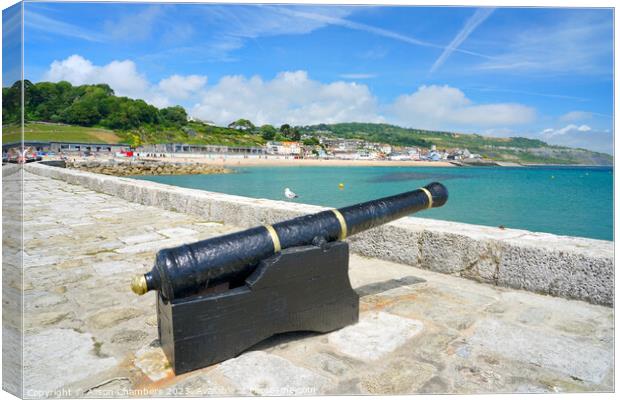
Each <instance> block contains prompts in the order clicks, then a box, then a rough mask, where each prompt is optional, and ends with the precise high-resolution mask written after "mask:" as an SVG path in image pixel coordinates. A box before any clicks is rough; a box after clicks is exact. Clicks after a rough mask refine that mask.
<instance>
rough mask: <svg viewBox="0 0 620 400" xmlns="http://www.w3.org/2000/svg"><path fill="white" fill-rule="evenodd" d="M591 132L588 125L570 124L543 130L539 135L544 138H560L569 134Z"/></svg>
mask: <svg viewBox="0 0 620 400" xmlns="http://www.w3.org/2000/svg"><path fill="white" fill-rule="evenodd" d="M591 130H592V128H590V127H589V126H588V125H575V124H570V125H567V126H565V127H563V128H559V129H554V128H547V129H544V130H543V131H542V132H541V133H540V134H541V135H542V136H544V137H546V138H550V137H553V136H561V135H566V134H569V133H576V132H590V131H591Z"/></svg>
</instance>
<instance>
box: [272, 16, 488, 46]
mask: <svg viewBox="0 0 620 400" xmlns="http://www.w3.org/2000/svg"><path fill="white" fill-rule="evenodd" d="M481 10H482V9H481ZM490 10H491V12H492V11H493V9H490ZM279 11H280V12H281V13H283V14H288V15H293V16H297V17H302V18H307V19H311V20H314V21H318V22H323V23H325V24H331V25H339V26H344V27H345V28H349V29H354V30H358V31H364V32H368V33H373V34H375V35H379V36H383V37H387V38H391V39H395V40H399V41H401V42H405V43H409V44H413V45H418V46H424V47H434V48H438V49H444V52H445V51H447V50H448V48H449V47H444V46H441V45H438V44H434V43H431V42H427V41H425V40H420V39H417V38H414V37H412V36H406V35H402V34H400V33H397V32H393V31H389V30H387V29H383V28H377V27H375V26H371V25H366V24H362V23H359V22H354V21H350V20H348V19H345V18H339V17H333V16H329V15H324V14H317V13H311V12H303V11H296V10H291V9H286V8H280V9H279ZM491 12H489V14H490V13H491ZM476 13H477V12H476ZM486 17H488V15H487V16H485V17H484V18H486ZM480 22H482V21H480ZM478 24H479V23H476V25H475V26H478ZM475 26H474V28H475ZM468 35H469V33H468ZM466 37H467V36H466ZM466 37H465V38H466ZM465 38H463V40H465ZM459 44H460V43H459ZM457 47H458V46H457ZM452 51H457V52H459V53H465V54H469V55H472V56H478V57H482V58H491V57H489V56H487V55H484V54H480V53H476V52H474V51H468V50H461V49H458V48H456V47H455V48H453V49H451V50H450V52H452Z"/></svg>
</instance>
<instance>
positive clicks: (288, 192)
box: [284, 188, 299, 199]
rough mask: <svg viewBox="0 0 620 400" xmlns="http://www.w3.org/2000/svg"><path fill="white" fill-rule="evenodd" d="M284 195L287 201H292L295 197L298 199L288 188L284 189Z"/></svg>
mask: <svg viewBox="0 0 620 400" xmlns="http://www.w3.org/2000/svg"><path fill="white" fill-rule="evenodd" d="M284 195H285V196H286V197H287V198H289V199H294V198H295V197H299V196H297V194H295V192H293V191H292V190H291V189H289V188H285V189H284Z"/></svg>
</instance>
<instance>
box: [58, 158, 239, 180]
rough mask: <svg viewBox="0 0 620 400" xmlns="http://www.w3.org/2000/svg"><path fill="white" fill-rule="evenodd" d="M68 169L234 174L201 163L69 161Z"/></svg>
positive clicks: (122, 173) (114, 172)
mask: <svg viewBox="0 0 620 400" xmlns="http://www.w3.org/2000/svg"><path fill="white" fill-rule="evenodd" d="M66 167H67V168H73V169H77V170H81V171H89V172H94V173H96V174H104V175H114V176H130V175H195V174H227V173H231V172H232V170H230V169H228V168H222V167H217V166H211V165H205V164H201V163H183V162H168V161H119V160H103V161H100V160H77V161H67V162H66Z"/></svg>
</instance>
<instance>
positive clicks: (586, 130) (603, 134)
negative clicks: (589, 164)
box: [539, 124, 614, 154]
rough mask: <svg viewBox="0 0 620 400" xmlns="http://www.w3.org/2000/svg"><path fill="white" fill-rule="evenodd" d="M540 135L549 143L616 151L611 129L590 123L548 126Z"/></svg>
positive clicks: (609, 151)
mask: <svg viewBox="0 0 620 400" xmlns="http://www.w3.org/2000/svg"><path fill="white" fill-rule="evenodd" d="M540 136H542V139H543V140H544V141H546V142H547V143H549V144H555V145H559V146H569V147H579V148H582V149H588V150H594V151H600V152H603V153H607V154H613V153H614V149H613V136H614V135H613V131H611V130H609V129H605V130H599V129H592V128H591V127H590V126H588V125H575V124H570V125H567V126H565V127H563V128H560V129H554V128H547V129H545V130H543V131H542V132H540V133H539V137H540Z"/></svg>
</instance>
